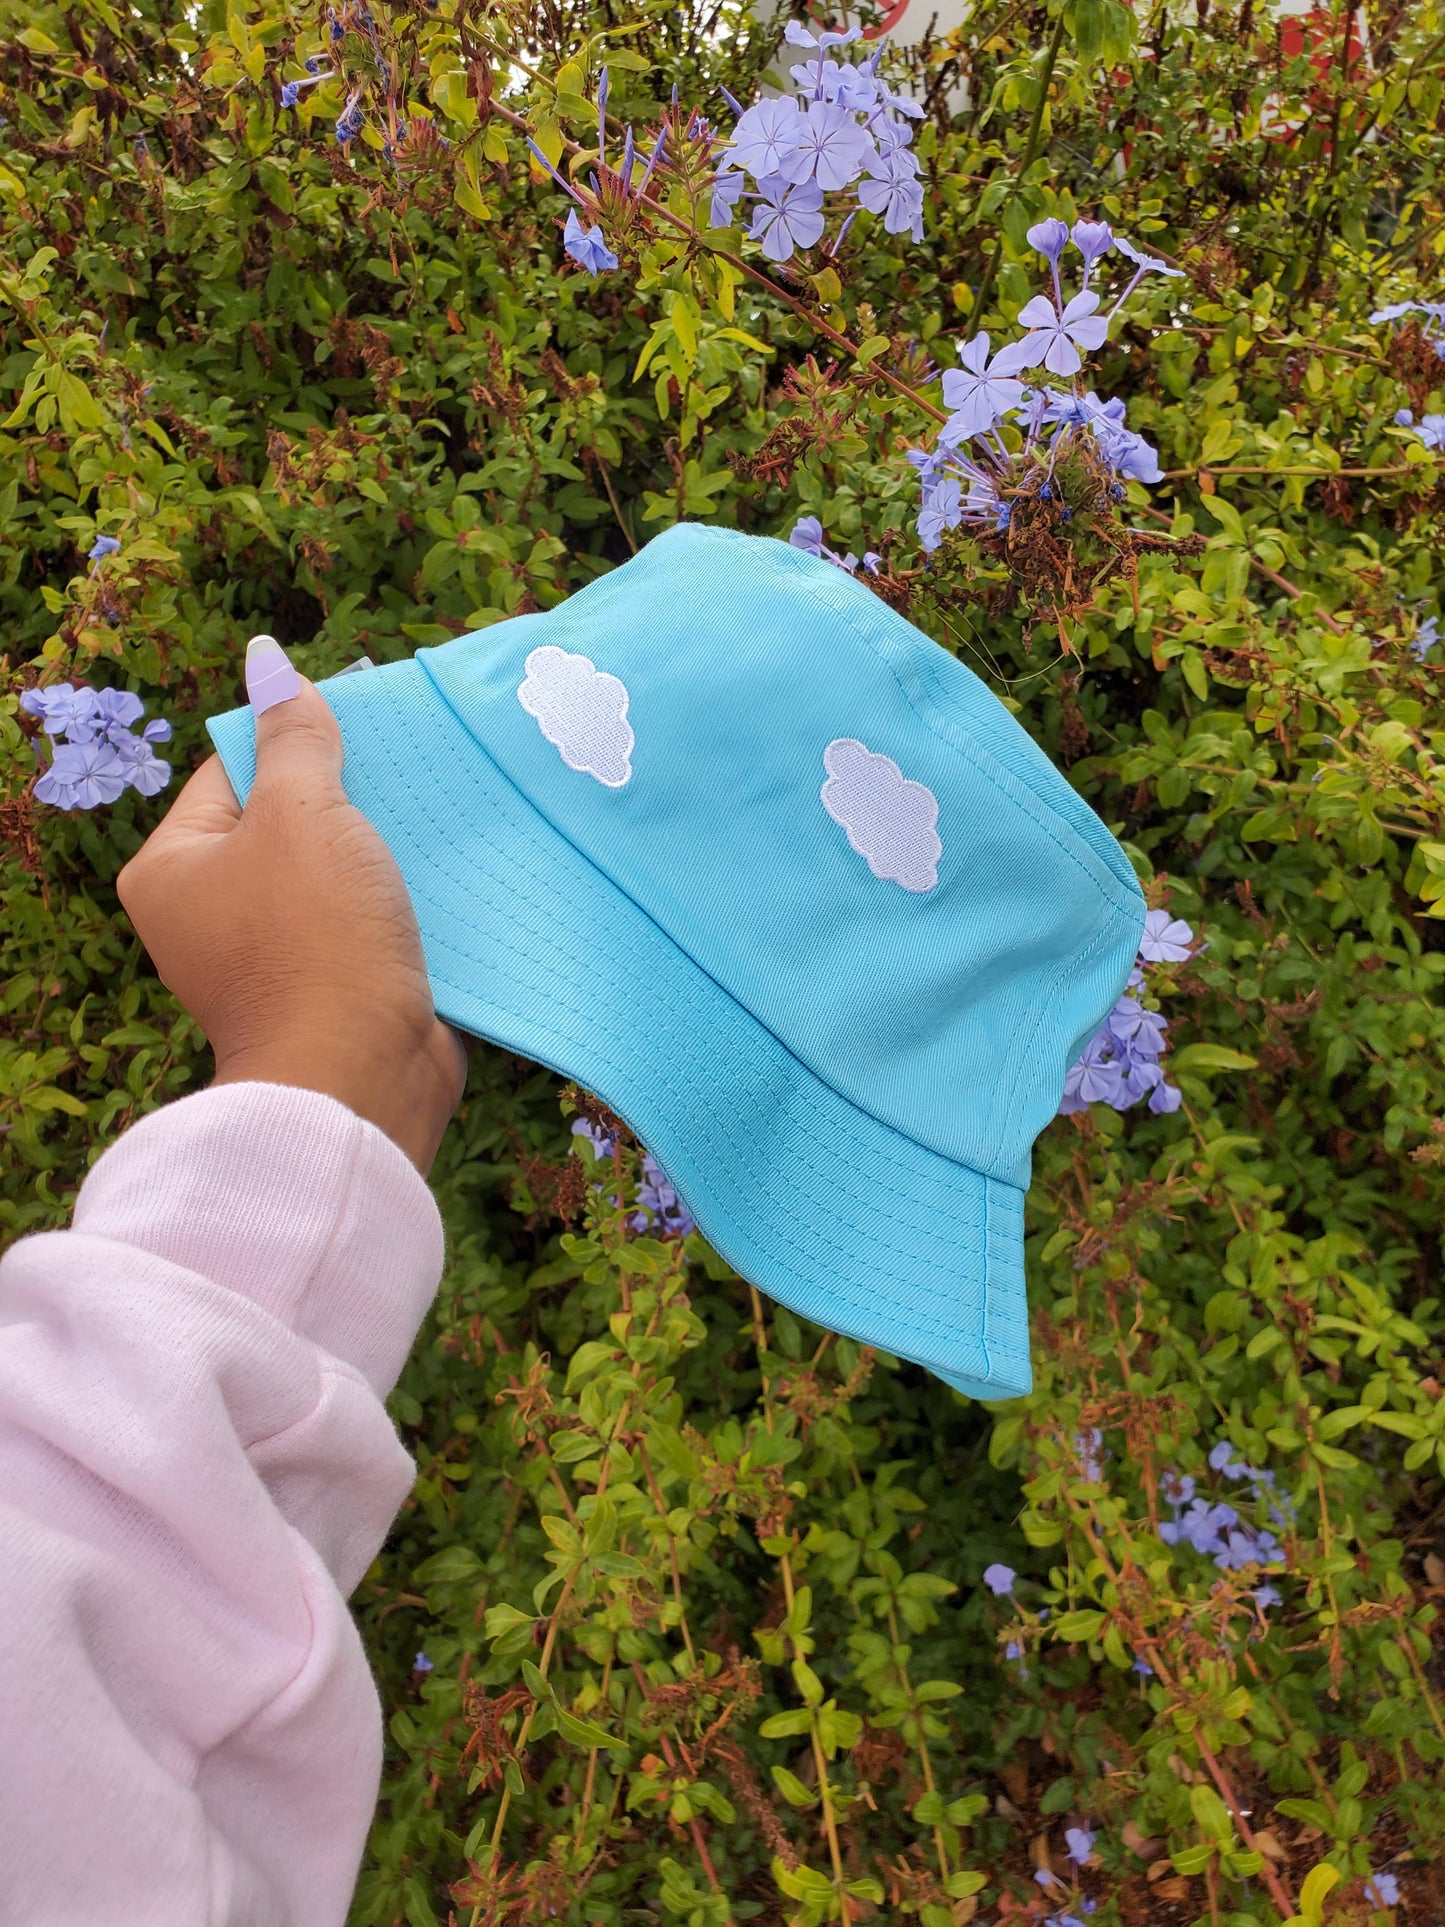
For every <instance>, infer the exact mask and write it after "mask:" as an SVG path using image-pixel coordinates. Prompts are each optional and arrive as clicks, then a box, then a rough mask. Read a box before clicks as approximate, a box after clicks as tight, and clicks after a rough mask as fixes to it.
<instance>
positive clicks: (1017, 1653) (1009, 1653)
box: [1003, 1639, 1024, 1659]
mask: <svg viewBox="0 0 1445 1927" xmlns="http://www.w3.org/2000/svg"><path fill="white" fill-rule="evenodd" d="M1003 1656H1004V1658H1005V1659H1022V1658H1023V1656H1024V1649H1023V1647H1022V1646H1020V1645H1019V1643H1018V1641H1017V1640H1016V1639H1011V1640H1010V1641H1009V1643H1008V1644H1007V1646H1005V1647H1004V1649H1003Z"/></svg>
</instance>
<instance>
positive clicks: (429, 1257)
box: [74, 1084, 443, 1398]
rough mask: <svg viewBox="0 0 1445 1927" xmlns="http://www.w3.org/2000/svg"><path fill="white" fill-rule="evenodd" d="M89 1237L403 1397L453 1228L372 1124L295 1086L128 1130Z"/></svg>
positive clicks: (250, 1088)
mask: <svg viewBox="0 0 1445 1927" xmlns="http://www.w3.org/2000/svg"><path fill="white" fill-rule="evenodd" d="M74 1224H75V1228H76V1230H77V1231H84V1232H86V1233H87V1234H88V1235H89V1236H91V1237H101V1238H111V1239H115V1240H117V1241H118V1242H120V1243H122V1244H127V1245H131V1246H134V1247H137V1248H138V1249H141V1250H144V1251H149V1252H152V1253H154V1254H155V1255H156V1256H157V1257H159V1258H163V1259H166V1260H168V1261H169V1262H171V1263H173V1264H177V1265H182V1266H184V1267H185V1268H186V1269H187V1270H190V1271H195V1272H199V1273H201V1274H203V1275H204V1276H206V1277H208V1278H210V1279H212V1280H214V1281H215V1282H216V1283H217V1284H219V1285H221V1286H223V1287H224V1288H225V1289H227V1290H229V1291H234V1292H236V1293H238V1294H239V1295H240V1296H242V1297H245V1298H248V1299H250V1300H251V1301H252V1302H253V1303H255V1304H257V1305H259V1306H260V1307H261V1308H262V1309H263V1310H265V1311H268V1312H270V1313H271V1314H272V1316H274V1317H276V1318H278V1319H280V1320H281V1321H282V1322H283V1323H284V1324H285V1325H287V1326H288V1327H289V1328H290V1329H291V1330H293V1331H295V1332H297V1333H298V1334H299V1335H301V1336H302V1337H305V1338H308V1339H310V1340H311V1341H312V1343H314V1344H316V1345H319V1346H320V1347H322V1349H323V1350H325V1351H328V1352H330V1353H331V1354H332V1355H333V1356H334V1357H336V1358H340V1359H343V1360H345V1361H346V1362H347V1363H348V1364H350V1365H352V1366H354V1367H355V1368H356V1369H357V1370H358V1371H360V1372H362V1373H363V1374H364V1375H365V1376H366V1378H367V1379H368V1380H369V1381H370V1383H371V1385H372V1386H373V1388H374V1389H375V1391H376V1392H377V1394H378V1395H379V1396H380V1397H383V1398H384V1397H385V1396H386V1395H387V1393H388V1392H390V1390H391V1388H392V1386H393V1385H394V1384H395V1383H396V1380H397V1377H398V1375H399V1374H400V1372H401V1368H402V1366H403V1364H404V1363H405V1361H406V1356H407V1353H408V1352H409V1351H410V1350H411V1346H412V1343H413V1341H414V1340H415V1337H416V1333H417V1328H418V1326H419V1325H420V1324H421V1321H422V1319H423V1318H424V1317H425V1315H426V1311H427V1307H428V1305H429V1304H430V1303H431V1300H432V1298H433V1296H434V1295H435V1293H436V1288H437V1285H438V1284H439V1282H440V1280H441V1273H442V1262H443V1238H442V1224H441V1214H440V1212H439V1211H438V1210H437V1205H436V1200H435V1199H434V1198H433V1197H432V1194H431V1192H430V1191H429V1190H428V1188H427V1185H426V1181H425V1179H423V1178H422V1177H421V1175H420V1174H419V1172H418V1171H417V1170H416V1167H415V1166H414V1165H413V1164H412V1163H411V1161H410V1159H408V1158H407V1156H406V1155H405V1153H404V1152H402V1151H401V1150H399V1149H398V1147H397V1146H396V1145H395V1144H393V1143H392V1141H391V1140H390V1138H388V1137H387V1136H386V1135H385V1134H384V1133H383V1132H381V1131H379V1130H378V1129H377V1128H376V1126H375V1125H373V1124H369V1123H367V1122H366V1121H365V1120H364V1119H363V1118H359V1117H357V1116H356V1115H355V1113H354V1112H352V1111H349V1110H347V1108H346V1107H345V1105H343V1104H339V1103H337V1101H336V1100H335V1098H331V1097H325V1096H322V1095H321V1093H319V1092H317V1091H306V1090H297V1089H293V1088H292V1087H291V1086H289V1085H284V1084H223V1085H216V1086H213V1087H212V1088H211V1089H209V1090H206V1091H198V1092H197V1093H196V1094H195V1095H194V1096H191V1097H183V1098H180V1099H179V1100H177V1102H175V1103H173V1104H168V1105H165V1106H164V1107H162V1108H161V1109H160V1110H158V1111H153V1112H152V1113H151V1114H150V1115H149V1116H147V1117H144V1118H142V1119H141V1120H140V1122H139V1123H137V1124H135V1125H133V1126H132V1128H131V1129H130V1130H128V1131H127V1132H126V1133H125V1134H124V1136H122V1137H121V1138H119V1139H118V1140H117V1141H116V1143H115V1144H113V1145H112V1146H111V1147H110V1148H109V1149H108V1150H107V1151H106V1152H105V1153H104V1154H103V1156H102V1157H101V1158H100V1159H99V1160H98V1161H97V1162H96V1164H95V1166H94V1168H93V1169H92V1170H91V1172H90V1175H89V1176H88V1177H87V1178H86V1180H85V1183H84V1185H83V1187H82V1189H81V1192H80V1197H79V1199H78V1201H77V1203H76V1208H75V1217H74Z"/></svg>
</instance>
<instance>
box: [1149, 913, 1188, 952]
mask: <svg viewBox="0 0 1445 1927" xmlns="http://www.w3.org/2000/svg"><path fill="white" fill-rule="evenodd" d="M1193 942H1194V932H1193V931H1192V930H1191V929H1190V928H1189V925H1188V924H1187V923H1185V922H1184V921H1183V920H1182V919H1181V918H1179V917H1171V916H1170V914H1169V912H1168V911H1167V910H1151V911H1149V913H1148V915H1147V916H1146V917H1145V918H1144V934H1143V936H1142V937H1141V938H1140V939H1139V955H1140V956H1141V957H1142V958H1143V959H1144V961H1145V963H1187V962H1188V960H1189V957H1190V955H1191V951H1190V948H1189V946H1190V945H1191V944H1192V943H1193Z"/></svg>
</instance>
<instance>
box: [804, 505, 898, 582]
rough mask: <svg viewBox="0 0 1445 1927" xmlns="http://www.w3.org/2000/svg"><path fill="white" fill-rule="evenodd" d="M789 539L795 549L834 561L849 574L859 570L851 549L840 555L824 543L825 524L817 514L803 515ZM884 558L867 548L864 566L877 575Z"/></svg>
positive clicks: (856, 559) (822, 559) (825, 560)
mask: <svg viewBox="0 0 1445 1927" xmlns="http://www.w3.org/2000/svg"><path fill="white" fill-rule="evenodd" d="M788 540H789V542H790V543H791V544H792V546H793V547H794V548H795V549H801V550H802V551H803V553H804V554H805V555H816V556H817V557H818V558H819V560H820V561H822V562H832V563H833V564H834V565H835V566H836V567H838V568H840V569H843V570H845V571H846V572H847V574H849V575H856V574H857V572H858V558H857V556H856V555H854V553H853V551H852V550H851V549H850V550H849V551H848V553H847V555H839V554H838V553H837V551H836V550H834V549H830V548H827V547H826V546H825V545H824V542H823V524H822V523H821V522H820V521H819V520H818V518H817V516H816V515H805V516H803V517H802V519H801V520H800V521H799V522H798V524H797V526H796V527H795V528H794V530H793V532H792V534H791V535H790V536H789V537H788ZM882 559H883V558H882V557H881V556H880V555H878V554H877V553H876V552H875V551H874V550H872V549H865V550H864V552H863V567H864V568H865V569H866V570H867V571H868V573H869V575H877V573H878V570H879V567H880V565H881V563H882Z"/></svg>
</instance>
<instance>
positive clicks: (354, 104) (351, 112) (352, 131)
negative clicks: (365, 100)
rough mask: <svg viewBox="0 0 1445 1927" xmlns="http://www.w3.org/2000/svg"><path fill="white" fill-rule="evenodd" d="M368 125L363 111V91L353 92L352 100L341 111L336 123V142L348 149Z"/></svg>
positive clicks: (356, 90) (358, 89)
mask: <svg viewBox="0 0 1445 1927" xmlns="http://www.w3.org/2000/svg"><path fill="white" fill-rule="evenodd" d="M365 125H366V115H365V114H364V113H363V112H362V110H361V90H360V88H357V89H355V90H354V91H353V93H352V95H351V98H350V99H349V100H348V101H347V103H346V105H345V106H344V107H343V108H342V110H341V116H340V118H339V119H338V121H337V123H336V129H335V133H336V142H337V145H338V146H339V147H348V146H349V145H350V144H351V142H352V141H354V140H355V139H356V138H357V136H358V135H359V134H360V132H361V130H362V128H363V127H364V126H365Z"/></svg>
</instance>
